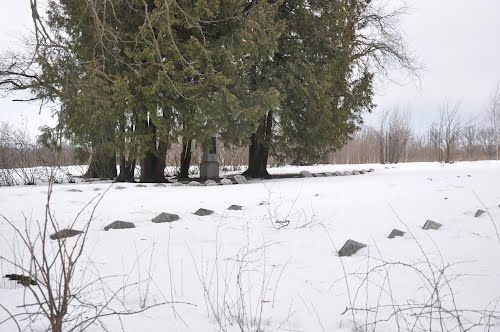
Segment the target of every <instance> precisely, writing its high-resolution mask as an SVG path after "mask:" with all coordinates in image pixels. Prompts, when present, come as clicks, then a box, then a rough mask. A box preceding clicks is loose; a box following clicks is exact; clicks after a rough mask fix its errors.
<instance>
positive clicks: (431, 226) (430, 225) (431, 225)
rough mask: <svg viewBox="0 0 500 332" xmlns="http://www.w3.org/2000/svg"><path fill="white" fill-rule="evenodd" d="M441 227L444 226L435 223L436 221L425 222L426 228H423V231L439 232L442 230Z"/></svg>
mask: <svg viewBox="0 0 500 332" xmlns="http://www.w3.org/2000/svg"><path fill="white" fill-rule="evenodd" d="M441 226H443V225H441V224H440V223H438V222H435V221H432V220H427V221H426V222H425V225H424V227H422V229H424V230H426V231H427V230H429V229H433V230H438V229H440V228H441Z"/></svg>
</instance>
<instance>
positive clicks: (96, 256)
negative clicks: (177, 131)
mask: <svg viewBox="0 0 500 332" xmlns="http://www.w3.org/2000/svg"><path fill="white" fill-rule="evenodd" d="M369 168H373V169H375V172H373V173H367V174H364V175H356V176H342V177H340V176H339V177H317V178H316V177H315V178H293V179H276V180H251V181H249V183H248V184H241V185H233V186H222V185H218V186H209V187H207V186H201V187H191V186H173V185H167V186H165V187H154V185H152V184H147V187H136V185H135V184H120V186H123V187H125V188H124V189H123V190H116V189H115V188H116V186H117V185H113V184H110V183H77V184H59V185H54V187H53V193H52V198H51V210H52V211H53V213H54V215H55V217H56V218H57V221H58V223H59V225H60V227H61V228H65V227H68V226H69V225H71V224H72V222H73V220H74V219H75V217H76V216H77V215H78V213H79V212H80V211H81V210H82V209H83V208H84V207H85V206H86V205H87V204H88V203H89V202H91V201H92V199H94V200H93V201H92V203H91V204H90V207H88V208H87V209H85V210H84V212H83V213H82V214H81V215H80V217H79V218H78V221H77V222H76V224H75V227H74V228H75V229H81V228H82V227H83V226H84V224H85V223H86V221H87V220H88V218H89V217H90V215H91V212H92V208H93V206H94V205H95V203H96V202H97V200H98V199H99V198H101V197H102V200H101V201H100V202H99V204H98V206H97V208H96V210H95V214H94V217H93V220H92V222H91V225H90V231H89V238H88V242H87V244H86V247H85V255H84V256H83V257H82V260H81V261H80V269H78V274H77V276H76V277H75V278H76V280H78V281H79V282H80V281H82V280H90V279H92V277H95V276H97V275H98V276H101V277H109V278H107V279H106V282H105V287H103V286H102V285H101V284H99V285H98V286H96V287H93V288H92V289H93V291H94V292H93V293H92V299H93V301H95V302H96V303H102V302H103V301H105V299H109V296H110V294H112V293H113V291H114V290H118V289H119V288H120V287H122V286H123V285H125V284H131V283H133V282H136V281H143V282H142V283H140V284H138V285H135V286H133V287H131V288H127V291H126V292H125V291H123V292H120V293H119V300H120V301H119V302H120V303H118V304H117V303H114V304H113V305H115V306H118V307H119V306H121V305H126V306H127V307H128V308H135V309H137V308H138V307H139V304H140V302H143V301H144V297H146V303H147V304H148V305H154V304H156V303H161V302H166V301H172V300H173V301H175V302H179V303H175V304H173V305H170V304H166V305H162V306H158V307H154V308H152V309H150V310H148V311H145V312H143V313H141V314H137V315H130V316H122V317H121V321H120V320H119V319H118V318H117V317H116V316H110V317H108V318H105V319H104V322H105V323H106V325H107V326H108V329H109V330H110V331H118V330H121V329H122V326H123V328H124V330H126V331H137V330H143V331H241V330H243V331H257V330H259V329H258V326H260V330H259V331H354V330H356V327H357V330H360V331H361V330H363V331H365V330H366V331H367V330H370V331H398V324H399V326H400V328H399V330H411V329H413V330H416V331H428V330H431V329H435V330H442V329H443V328H442V326H441V325H440V323H441V322H443V321H444V322H443V324H444V327H445V328H444V329H446V330H452V329H453V328H456V329H457V330H460V329H459V328H458V327H457V324H458V323H457V320H449V319H448V318H449V317H450V314H449V313H450V312H452V313H458V312H459V315H460V318H461V319H460V324H463V326H464V327H465V328H467V327H469V326H471V324H473V323H478V322H479V323H481V324H484V323H485V322H486V321H487V319H486V318H487V316H488V315H487V314H488V312H485V310H490V311H494V312H496V318H495V317H493V318H491V319H490V321H489V323H490V325H494V324H499V323H500V322H499V319H498V316H499V315H498V312H499V311H500V307H499V306H496V304H497V303H498V300H499V298H500V287H499V285H500V263H499V262H500V242H499V239H498V238H497V235H496V231H495V225H496V227H497V228H500V222H499V220H500V207H499V204H500V190H499V184H500V163H499V162H494V161H483V162H460V163H454V164H439V163H413V164H400V165H389V166H386V165H378V164H375V165H318V166H310V167H291V166H287V167H282V168H273V169H271V170H270V173H271V174H285V173H297V174H298V173H299V172H300V171H303V170H307V171H309V172H311V173H313V174H314V173H318V172H335V171H346V170H349V171H352V170H361V169H369ZM72 189H77V190H81V192H78V191H70V190H72ZM96 189H98V190H96ZM46 191H47V187H46V186H43V185H36V186H14V187H2V188H0V214H2V215H3V216H5V218H7V219H9V220H11V221H12V222H13V223H14V224H15V225H16V226H17V227H19V228H20V229H24V225H25V223H24V220H25V219H24V218H25V217H26V218H27V220H28V224H30V223H31V225H32V226H34V224H35V222H36V221H42V220H43V218H44V213H45V204H46V195H47V192H46ZM262 202H265V203H264V204H261V203H262ZM233 204H237V205H241V206H243V209H242V210H241V211H231V210H227V208H228V207H229V206H230V205H233ZM483 204H484V205H483ZM199 208H205V209H210V210H213V211H215V213H214V214H212V215H209V216H203V217H199V216H196V215H194V214H193V212H195V211H196V210H198V209H199ZM477 209H484V210H487V211H488V213H487V214H483V215H482V216H481V217H479V218H474V214H475V212H476V211H477ZM161 212H168V213H174V214H178V215H179V216H180V220H178V221H175V222H173V223H164V224H155V223H152V222H151V219H152V218H153V217H155V216H156V215H158V214H160V213H161ZM428 219H431V220H434V221H436V222H439V223H441V224H443V227H442V228H441V229H440V230H437V231H435V230H429V231H424V230H422V226H423V225H424V223H425V222H426V220H428ZM115 220H123V221H128V222H133V223H134V224H135V226H136V228H134V229H125V230H109V231H104V230H103V228H104V226H106V225H108V224H109V223H111V222H113V221H115ZM32 228H33V227H32ZM394 228H398V229H400V230H402V231H404V232H406V234H405V235H404V236H403V237H398V238H395V239H388V238H387V236H388V235H389V233H390V232H391V231H392V229H394ZM0 234H1V240H0V256H3V257H6V258H8V259H14V257H15V256H16V255H15V254H14V253H17V256H18V257H19V256H22V254H21V255H20V254H19V252H22V250H21V249H20V248H22V245H21V243H20V239H19V236H15V235H14V232H13V230H12V228H11V227H10V226H9V225H8V223H7V222H5V221H4V220H1V221H0ZM349 239H353V240H355V241H358V242H361V243H364V244H366V245H367V247H366V248H363V249H361V250H360V251H358V252H357V253H356V254H355V255H353V256H351V257H342V258H341V257H339V256H338V254H337V251H338V250H339V249H340V248H341V247H342V245H343V244H344V243H345V242H346V241H347V240H349ZM71 241H74V240H71ZM24 254H25V255H26V252H24ZM25 262H26V258H25ZM372 269H373V271H372ZM367 271H370V272H369V273H368V274H367ZM15 272H18V273H19V272H20V271H19V270H15V269H14V268H12V266H10V265H9V264H8V263H7V262H5V261H2V262H1V263H0V273H2V274H7V273H15ZM441 272H442V273H441ZM149 277H151V278H149ZM78 285H80V284H79V283H75V287H78ZM433 285H434V286H436V285H437V288H434V289H433ZM436 289H438V294H436V292H435V290H436ZM432 294H434V295H433V296H432ZM23 301H26V303H32V301H33V298H32V296H31V295H30V293H29V292H26V289H25V288H24V287H23V286H20V285H19V286H18V285H15V283H13V282H11V281H7V280H2V281H0V304H1V305H2V306H4V307H5V308H7V309H8V310H10V311H11V312H14V313H15V312H19V311H21V312H22V311H23V309H20V308H16V307H17V306H20V305H22V304H23V303H24V302H23ZM429 303H432V304H433V305H429ZM396 304H401V305H404V304H406V305H407V306H406V307H403V306H400V307H399V308H400V311H399V312H398V314H397V315H392V316H390V315H391V313H394V312H395V311H396V306H395V305H396ZM408 304H413V310H409V305H408ZM422 304H427V306H423V305H422ZM438 306H441V307H444V308H445V309H447V310H448V314H445V316H446V317H445V318H442V321H441V322H439V321H438V320H437V319H438V316H439V310H437V309H436V307H438ZM346 307H347V308H351V307H355V308H357V309H359V310H357V311H355V312H354V314H352V313H351V311H347V312H346ZM375 307H378V309H377V310H375V309H374V308H375ZM0 308H1V307H0ZM212 308H213V309H212ZM429 308H431V309H433V310H434V311H435V312H434V314H433V318H434V321H433V322H432V323H433V325H429V324H430V321H429V319H428V316H429V315H427V316H426V317H424V318H420V319H417V318H416V317H418V316H419V315H424V316H425V312H428V311H429V310H430V309H429ZM217 312H218V314H217ZM443 312H444V311H441V314H443ZM214 313H215V314H214ZM493 316H495V315H493ZM386 317H391V319H389V320H388V321H383V320H385V318H386ZM5 318H7V314H6V312H5V311H4V310H1V309H0V322H1V321H3V320H4V319H5ZM217 318H219V322H218V321H217V320H218V319H217ZM238 318H239V319H240V320H241V322H242V325H243V329H240V327H239V326H238ZM481 318H483V319H482V320H481ZM381 320H382V321H381ZM374 321H379V322H378V323H377V324H376V325H374V324H372V322H374ZM20 324H21V325H23V324H27V322H26V321H21V322H20ZM231 324H232V325H231ZM413 325H415V326H414V327H413ZM44 327H45V328H46V327H47V322H46V321H44V320H43V319H38V320H36V321H34V322H33V324H32V326H31V329H32V330H37V329H38V330H43V328H44ZM495 328H496V330H495ZM15 330H16V328H15V326H14V325H12V323H11V322H8V323H5V324H2V325H0V331H15ZM475 330H477V331H479V330H481V331H483V330H484V326H478V327H475V328H472V331H475ZM88 331H102V327H101V326H98V325H93V326H91V327H89V328H88ZM491 331H500V327H499V325H496V327H495V326H493V327H492V328H491Z"/></svg>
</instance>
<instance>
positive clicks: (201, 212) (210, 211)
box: [193, 208, 214, 217]
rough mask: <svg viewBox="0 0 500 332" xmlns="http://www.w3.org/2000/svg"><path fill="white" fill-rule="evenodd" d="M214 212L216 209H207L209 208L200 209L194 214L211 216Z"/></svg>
mask: <svg viewBox="0 0 500 332" xmlns="http://www.w3.org/2000/svg"><path fill="white" fill-rule="evenodd" d="M212 213H214V211H212V210H207V209H203V208H201V209H198V210H197V211H196V212H194V213H193V214H195V215H197V216H200V217H204V216H209V215H211V214H212Z"/></svg>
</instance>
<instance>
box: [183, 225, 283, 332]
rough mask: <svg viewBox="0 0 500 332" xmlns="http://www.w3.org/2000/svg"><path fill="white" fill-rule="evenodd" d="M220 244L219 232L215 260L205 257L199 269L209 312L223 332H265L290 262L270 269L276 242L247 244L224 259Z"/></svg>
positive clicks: (199, 276) (197, 270)
mask: <svg viewBox="0 0 500 332" xmlns="http://www.w3.org/2000/svg"><path fill="white" fill-rule="evenodd" d="M247 240H248V239H247ZM220 245H221V244H220V242H219V237H218V232H217V236H216V247H215V257H214V258H213V259H204V258H203V257H202V262H201V266H199V267H197V268H196V272H197V275H198V279H199V281H200V284H201V285H202V287H203V295H204V298H205V305H206V309H207V312H208V313H209V314H210V315H211V316H213V318H214V319H215V320H216V321H217V324H218V326H219V328H220V330H221V331H224V332H226V331H231V330H232V329H233V328H234V327H236V328H237V329H238V330H239V331H241V332H262V331H264V330H265V329H264V327H265V325H266V324H267V322H266V319H265V315H266V314H269V311H270V310H271V309H272V308H273V307H274V302H275V298H276V293H277V287H278V285H279V281H280V279H281V277H282V275H283V272H284V270H285V268H286V266H287V265H288V262H287V263H285V264H282V265H272V266H271V267H269V264H268V262H267V255H266V250H267V248H269V247H270V246H272V245H273V243H268V242H264V243H263V244H262V245H260V246H255V247H253V246H251V244H250V243H249V241H247V243H246V244H245V245H244V246H243V247H242V248H241V249H240V250H239V251H238V252H237V253H236V254H235V255H233V256H230V257H221V246H220ZM191 255H192V254H191ZM192 257H193V256H192ZM193 260H194V258H193ZM194 263H195V265H197V264H196V262H194Z"/></svg>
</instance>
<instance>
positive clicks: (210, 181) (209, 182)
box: [205, 180, 217, 186]
mask: <svg viewBox="0 0 500 332" xmlns="http://www.w3.org/2000/svg"><path fill="white" fill-rule="evenodd" d="M205 184H206V185H207V186H216V185H217V182H215V181H214V180H207V181H205Z"/></svg>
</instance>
